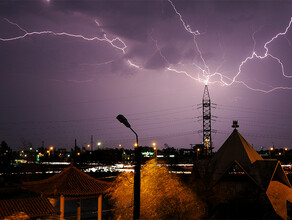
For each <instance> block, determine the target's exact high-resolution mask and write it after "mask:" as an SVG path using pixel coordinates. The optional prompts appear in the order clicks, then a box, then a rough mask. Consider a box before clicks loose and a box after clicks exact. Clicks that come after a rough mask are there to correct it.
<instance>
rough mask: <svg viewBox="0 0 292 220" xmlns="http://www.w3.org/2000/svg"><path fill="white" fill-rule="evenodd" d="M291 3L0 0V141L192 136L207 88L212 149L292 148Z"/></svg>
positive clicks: (192, 140) (183, 141) (146, 141)
mask: <svg viewBox="0 0 292 220" xmlns="http://www.w3.org/2000/svg"><path fill="white" fill-rule="evenodd" d="M291 18H292V2H291V1H282V0H280V1H279V0H275V1H272V0H271V1H234V0H233V1H225V0H223V1H221V0H217V1H212V0H207V1H191V0H188V1H182V0H179V1H178V0H173V1H167V0H156V1H154V0H152V1H134V0H127V1H126V0H104V1H100V0H97V1H92V0H89V1H86V0H83V1H75V0H74V1H73V0H72V1H69V0H64V1H60V0H55V1H54V0H46V1H45V0H38V1H32V0H30V1H10V0H9V1H8V0H2V1H1V2H0V93H1V95H0V141H1V140H5V141H6V142H7V143H8V145H9V146H10V147H12V148H13V149H14V150H17V149H21V148H22V147H23V146H24V145H25V143H26V144H28V143H32V144H33V146H35V147H40V146H41V143H42V141H44V143H45V146H49V145H53V146H55V147H58V148H61V147H62V148H67V149H70V148H71V147H73V146H74V139H75V138H76V139H77V143H78V145H79V146H86V145H87V144H89V143H90V136H91V135H93V136H94V141H95V143H96V142H98V141H100V142H102V147H118V145H119V144H122V146H123V147H126V148H130V147H132V146H133V143H134V142H135V136H134V134H133V133H132V132H131V131H130V130H129V129H127V128H126V127H124V126H123V125H122V124H120V123H119V122H118V121H117V120H116V116H117V115H118V114H123V115H125V117H127V119H128V121H129V122H130V123H131V125H132V127H133V129H134V130H135V131H136V132H137V133H138V134H139V138H140V144H141V145H143V146H145V145H148V146H151V144H152V142H156V143H157V146H158V148H160V149H162V148H163V146H164V144H165V143H167V144H168V145H169V146H173V147H179V148H181V147H183V148H189V147H190V144H197V143H200V142H201V141H202V134H201V133H199V132H198V131H199V130H202V121H201V120H200V116H201V115H202V109H198V104H200V103H201V102H202V96H203V90H204V83H208V86H209V92H210V96H211V101H212V103H215V104H217V105H216V108H213V109H212V114H213V115H214V116H216V118H214V119H215V121H213V122H212V128H213V129H215V130H217V132H216V133H214V134H213V144H214V147H215V150H217V149H218V148H219V147H220V146H221V145H222V144H223V142H224V141H225V140H226V138H227V137H228V136H229V134H230V133H231V132H232V128H231V125H232V120H238V121H239V126H240V127H239V132H240V133H241V134H242V135H243V136H244V137H245V138H246V140H247V141H248V142H249V143H250V144H253V146H254V148H255V149H256V150H259V149H260V147H261V146H263V147H264V148H265V149H268V148H269V147H270V146H271V145H273V144H274V145H275V147H279V148H280V147H289V148H292V136H291V134H292V132H291V131H292V128H291V127H292V102H291V95H292V62H291V60H292V27H291V28H290V26H289V25H291V24H290V22H291Z"/></svg>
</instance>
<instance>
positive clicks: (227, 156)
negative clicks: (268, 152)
mask: <svg viewBox="0 0 292 220" xmlns="http://www.w3.org/2000/svg"><path fill="white" fill-rule="evenodd" d="M233 160H236V161H238V162H239V163H240V164H241V165H242V166H244V167H247V166H249V165H250V164H252V163H254V162H255V161H257V160H263V158H262V157H261V156H260V155H259V154H258V153H257V152H256V151H255V149H253V147H252V146H251V145H250V144H249V143H248V142H247V141H246V140H245V139H244V138H243V137H242V135H241V134H240V133H239V132H238V131H237V129H234V130H233V132H232V133H231V135H230V136H229V137H228V138H227V140H226V141H225V142H224V144H223V145H222V146H221V147H220V149H219V150H218V151H217V153H216V154H215V155H214V157H213V158H212V159H211V163H212V164H214V165H215V169H216V170H218V169H221V170H225V169H226V167H227V166H228V164H229V163H230V162H232V161H233Z"/></svg>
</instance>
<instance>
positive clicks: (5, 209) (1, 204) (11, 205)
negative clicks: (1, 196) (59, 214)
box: [0, 197, 55, 219]
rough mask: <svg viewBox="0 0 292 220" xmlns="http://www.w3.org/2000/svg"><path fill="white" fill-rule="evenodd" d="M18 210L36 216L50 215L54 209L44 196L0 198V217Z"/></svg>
mask: <svg viewBox="0 0 292 220" xmlns="http://www.w3.org/2000/svg"><path fill="white" fill-rule="evenodd" d="M20 212H24V213H25V214H27V215H28V216H29V217H30V218H36V217H44V216H48V215H52V214H54V213H55V209H54V207H53V206H52V204H51V203H50V202H49V200H48V199H47V198H45V197H33V198H23V199H9V200H0V219H3V218H5V217H8V216H12V215H14V214H16V213H20Z"/></svg>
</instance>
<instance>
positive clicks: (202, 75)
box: [0, 0, 292, 93]
mask: <svg viewBox="0 0 292 220" xmlns="http://www.w3.org/2000/svg"><path fill="white" fill-rule="evenodd" d="M168 2H169V3H170V5H171V7H172V9H173V10H174V12H175V14H176V15H177V16H178V18H179V20H180V22H181V24H182V26H183V28H184V30H185V31H186V32H188V33H189V34H190V35H191V36H192V39H193V43H194V46H195V50H196V52H197V53H198V55H199V58H200V63H201V64H197V63H195V62H193V63H192V65H193V66H194V67H195V72H194V73H195V74H193V73H189V71H186V70H182V69H178V68H177V65H173V64H171V63H170V62H169V61H168V60H167V57H166V56H165V55H164V54H163V53H162V51H161V49H160V48H159V45H158V42H157V40H155V39H154V38H153V37H152V36H151V39H152V41H153V42H155V46H156V48H157V51H158V52H159V54H160V56H161V57H162V58H163V59H164V60H165V62H166V63H167V65H168V66H167V67H166V69H167V70H168V71H172V72H176V73H179V74H184V75H186V76H187V77H189V78H191V79H192V80H195V81H198V82H200V83H204V84H213V83H220V84H221V85H223V86H231V85H233V84H234V83H237V84H242V85H244V86H245V87H246V88H248V89H250V90H253V91H260V92H265V93H269V92H272V91H275V90H280V89H283V90H292V87H272V86H270V88H271V89H270V90H263V89H258V88H252V87H251V86H249V85H247V84H246V83H245V82H243V81H238V80H237V78H238V76H239V75H240V74H241V72H242V68H243V67H244V66H245V65H247V64H248V62H250V61H251V60H255V59H266V58H271V59H273V60H275V61H276V62H277V63H278V65H279V66H280V71H281V74H282V76H283V77H285V78H287V79H289V78H292V75H287V74H286V73H285V68H284V65H283V63H282V62H281V60H280V58H278V57H276V56H274V55H273V54H271V53H270V52H269V45H270V44H271V43H272V42H273V41H274V40H275V39H277V38H279V37H284V38H285V39H286V40H287V42H288V44H289V45H290V46H291V43H290V41H289V39H287V37H286V33H287V32H288V30H289V29H290V27H291V24H292V17H291V19H290V22H289V24H288V25H287V26H286V28H285V30H284V31H283V32H280V33H278V34H276V35H275V36H273V37H272V38H271V39H270V40H269V41H267V42H265V44H264V46H263V48H264V54H263V55H259V54H257V53H256V52H255V45H256V41H255V38H254V34H255V33H254V34H253V36H252V39H253V41H254V47H253V51H252V53H251V55H250V56H248V57H246V58H245V59H244V60H243V61H241V63H240V65H239V67H238V71H237V73H235V75H234V76H233V77H232V78H230V77H227V76H226V75H224V74H223V73H221V72H219V69H220V67H221V66H222V65H223V62H225V58H224V59H223V62H222V63H221V64H220V65H219V66H218V67H217V68H216V70H215V72H211V71H210V68H209V66H208V65H207V62H206V60H205V59H204V56H203V53H202V51H201V49H200V47H199V44H198V42H197V38H198V37H202V35H201V34H200V32H199V30H195V31H194V30H193V29H192V27H191V26H190V25H188V24H187V23H186V22H185V21H184V19H183V16H182V14H181V13H180V12H179V10H178V9H177V8H176V6H175V5H174V4H173V2H172V1H171V0H168ZM5 20H6V21H7V22H8V23H9V24H11V25H14V26H16V27H17V28H18V29H19V30H21V31H22V32H23V34H22V35H19V36H16V37H11V38H1V37H0V41H14V40H20V39H23V38H26V37H29V36H32V35H55V36H66V37H73V38H80V39H83V40H86V41H101V42H105V43H108V44H109V45H110V46H111V47H113V48H114V49H117V50H119V51H120V52H121V54H122V55H125V54H126V50H127V45H126V43H125V42H124V41H123V40H122V39H121V38H119V37H113V38H110V37H108V35H107V33H106V32H105V30H104V29H103V28H102V26H101V25H100V23H99V22H98V21H97V20H94V22H95V24H96V25H97V27H98V28H99V29H100V30H101V32H102V37H97V36H95V37H86V36H84V35H81V34H72V33H67V32H54V31H51V30H45V31H32V32H29V31H27V30H25V29H24V28H23V27H21V26H20V25H18V24H16V23H14V22H12V21H10V20H8V19H5ZM112 62H114V60H110V61H106V62H103V63H97V64H81V65H106V64H110V63H112ZM126 62H127V63H128V65H129V66H131V67H133V68H137V69H142V67H141V66H139V65H138V64H136V63H134V62H133V61H132V60H130V59H127V60H126ZM194 75H196V77H195V76H194ZM215 78H216V79H217V80H214V79H215ZM218 78H219V79H218Z"/></svg>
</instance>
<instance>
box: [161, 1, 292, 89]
mask: <svg viewBox="0 0 292 220" xmlns="http://www.w3.org/2000/svg"><path fill="white" fill-rule="evenodd" d="M168 2H169V3H170V5H171V6H172V8H173V10H174V12H175V13H176V14H177V15H178V17H179V20H180V22H181V24H182V26H183V27H184V29H185V30H186V31H187V32H188V33H190V34H191V35H192V36H193V42H194V45H195V48H196V50H197V52H198V54H199V56H200V59H201V61H202V63H203V67H200V66H199V65H198V64H195V63H193V64H194V65H195V67H196V68H197V69H198V70H199V72H200V73H201V75H203V77H204V79H201V78H200V75H199V74H198V77H193V76H192V75H191V74H189V73H188V72H186V71H181V70H177V69H175V68H173V67H167V69H168V70H169V71H173V72H176V73H182V74H185V75H186V76H188V77H190V78H192V79H193V80H196V81H199V82H203V83H205V84H210V83H220V84H221V85H224V86H230V85H232V84H234V83H238V84H242V85H244V86H245V87H247V88H248V89H250V90H253V91H259V92H264V93H269V92H272V91H275V90H280V89H283V90H292V87H272V86H270V87H271V88H272V89H270V90H263V89H257V88H252V87H250V86H248V85H247V84H246V83H245V82H243V81H238V80H236V79H237V77H238V76H239V75H240V73H241V72H242V67H243V66H244V65H246V64H247V63H248V62H249V61H251V60H254V59H266V58H272V59H273V60H275V61H276V62H277V63H278V65H279V66H280V69H281V74H282V75H283V76H284V77H285V78H292V75H287V74H286V73H285V69H284V65H283V63H282V62H281V60H280V58H278V57H276V56H274V55H272V54H271V53H270V52H269V48H268V46H269V44H271V43H272V42H273V41H274V40H276V39H277V38H279V37H281V36H283V37H285V38H286V40H287V41H288V44H289V46H291V43H290V41H289V39H287V37H286V34H287V32H288V30H289V29H290V28H291V24H292V17H291V19H290V22H289V24H288V25H287V26H286V28H285V30H284V31H283V32H280V33H278V34H276V35H275V36H273V37H272V38H271V39H270V40H269V41H267V42H265V44H264V50H265V53H264V55H259V54H257V53H256V52H255V45H256V41H255V38H254V34H255V33H254V34H253V36H252V39H253V41H254V49H253V52H252V54H251V55H250V56H248V57H246V58H245V59H244V60H243V61H242V62H241V63H240V65H239V67H238V72H237V73H236V74H235V76H234V77H233V78H232V79H231V78H229V77H227V76H225V75H224V74H222V73H220V72H218V71H217V70H218V69H219V67H217V69H216V71H215V72H214V73H211V72H210V68H209V67H208V65H207V63H206V61H205V59H204V57H203V55H202V52H201V50H200V47H199V45H198V43H197V41H196V37H197V36H198V35H200V32H199V31H198V30H196V31H192V29H191V27H190V25H187V24H186V22H185V21H184V19H183V16H182V15H181V13H180V12H179V11H178V10H177V8H176V7H175V5H174V4H173V2H172V1H171V0H168ZM156 45H157V43H156ZM163 58H164V59H166V57H165V56H163ZM214 76H217V77H218V76H219V78H220V81H211V79H212V78H213V77H214ZM226 79H227V80H228V81H226Z"/></svg>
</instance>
